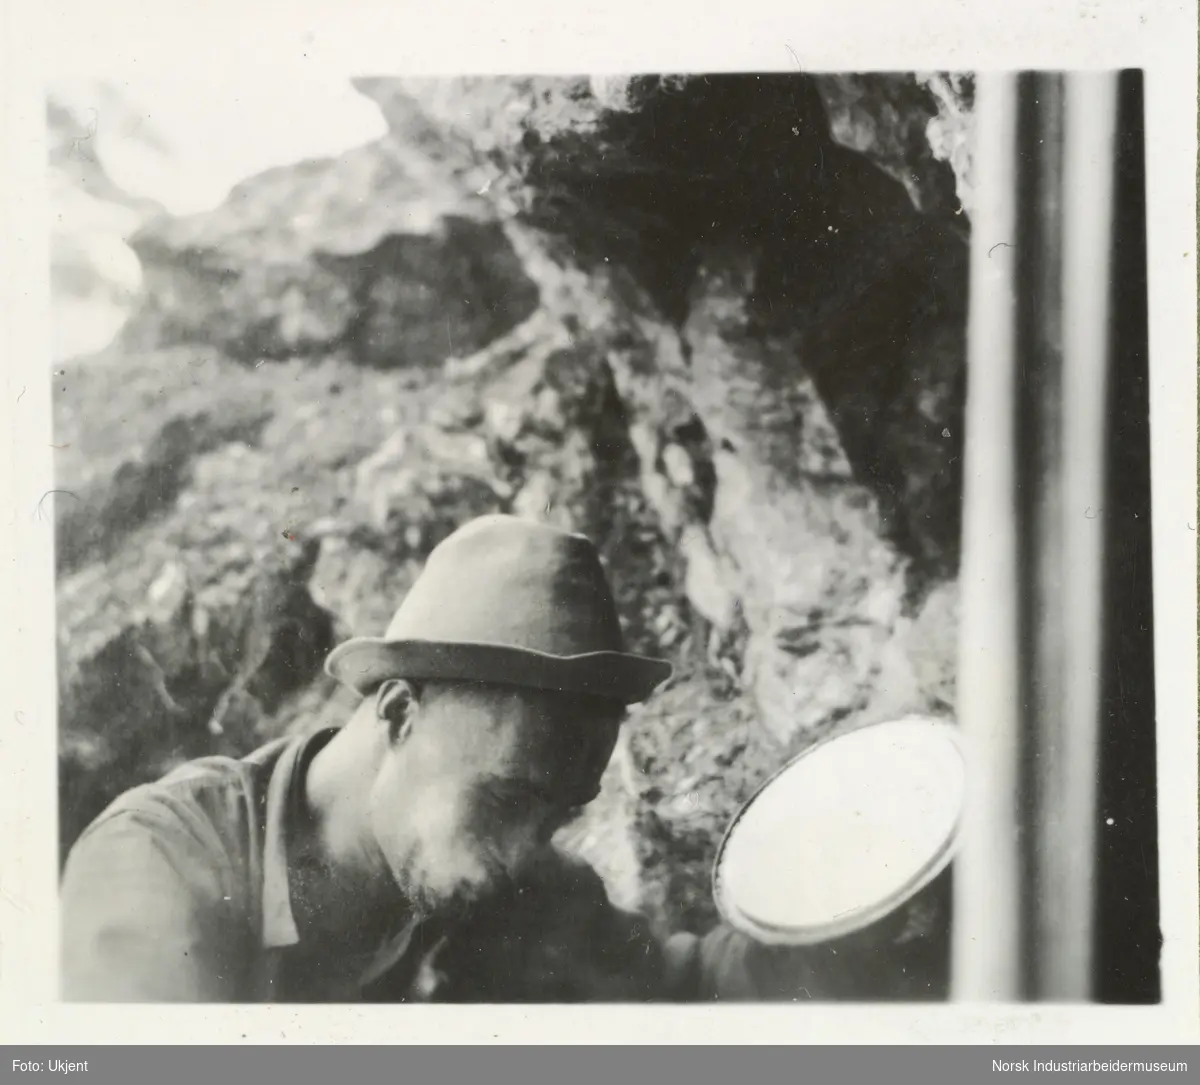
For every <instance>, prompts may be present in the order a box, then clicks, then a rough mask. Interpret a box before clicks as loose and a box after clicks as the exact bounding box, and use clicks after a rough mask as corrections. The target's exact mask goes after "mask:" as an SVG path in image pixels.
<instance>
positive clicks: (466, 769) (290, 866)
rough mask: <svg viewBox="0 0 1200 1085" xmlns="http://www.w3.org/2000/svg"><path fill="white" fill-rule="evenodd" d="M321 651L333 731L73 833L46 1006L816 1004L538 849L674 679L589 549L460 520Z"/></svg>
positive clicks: (748, 961)
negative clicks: (635, 648) (332, 701)
mask: <svg viewBox="0 0 1200 1085" xmlns="http://www.w3.org/2000/svg"><path fill="white" fill-rule="evenodd" d="M326 666H327V670H328V671H329V673H330V674H332V675H333V676H334V677H336V678H338V679H339V680H341V681H343V682H345V683H347V684H349V685H350V686H352V687H353V688H354V689H355V690H356V691H357V692H358V693H360V694H362V697H363V699H362V701H361V703H360V705H359V706H358V708H357V709H356V710H355V711H354V712H353V714H352V715H351V716H350V718H349V719H348V720H347V721H346V723H345V724H344V726H342V727H340V728H338V729H334V730H327V731H322V732H319V733H316V734H312V735H307V736H301V737H290V738H282V739H279V740H277V741H275V742H272V743H270V744H269V745H267V746H265V747H264V748H262V749H260V750H258V751H257V752H255V753H253V754H251V755H250V756H248V757H246V758H244V759H241V760H236V759H233V758H225V757H210V758H205V759H202V760H199V761H194V762H190V763H188V764H186V765H184V766H182V767H181V768H179V769H177V770H175V771H174V772H172V773H170V774H169V775H168V776H166V777H165V778H163V779H161V780H159V781H157V782H155V783H151V784H147V785H144V786H141V787H138V788H135V789H133V790H132V791H129V792H127V793H126V794H125V795H123V796H121V797H120V798H118V799H117V800H116V801H115V802H114V803H113V804H112V805H111V806H110V807H109V808H108V809H107V810H106V811H105V812H104V813H102V814H101V815H100V817H99V818H97V820H96V821H95V822H93V823H92V824H91V825H90V826H89V828H88V829H87V830H86V831H85V832H84V833H83V834H82V836H81V837H80V838H79V840H78V841H77V842H76V844H75V846H74V847H73V849H72V851H71V854H70V855H69V857H68V861H67V863H66V865H65V868H64V874H63V882H62V894H61V907H62V923H63V938H62V951H63V952H62V968H63V994H64V997H66V998H67V999H68V1000H73V1001H136V1002H353V1001H431V1000H444V1001H489V1000H491V1001H519V1000H530V999H531V1000H537V1001H577V1000H590V999H605V1000H613V1001H629V1000H648V999H692V998H701V997H703V998H720V997H741V998H745V997H756V994H760V993H761V994H766V995H769V997H789V993H790V992H793V991H794V990H805V991H806V992H807V993H809V994H811V993H812V988H813V986H815V985H816V981H815V980H814V979H813V978H812V976H811V967H810V966H809V965H808V964H806V963H805V961H804V960H802V959H800V958H794V959H793V958H780V957H779V955H778V954H776V955H775V956H774V957H772V958H771V961H770V962H768V963H772V962H773V967H774V971H773V972H772V973H771V975H772V976H774V977H775V978H773V979H770V980H769V981H767V986H766V987H764V986H763V981H761V980H757V979H755V978H754V977H755V976H756V975H758V974H759V973H760V972H761V969H759V968H758V966H756V965H755V954H761V953H763V952H765V951H764V950H762V949H761V948H760V947H755V946H754V945H752V944H751V943H749V942H748V941H747V940H746V939H744V938H742V937H741V936H740V935H735V934H734V933H733V932H732V931H729V930H728V929H727V928H718V929H717V930H716V931H714V932H712V934H710V935H709V936H708V937H706V938H705V939H703V940H699V939H696V938H694V937H692V936H690V935H680V936H676V937H674V938H672V939H669V940H668V941H667V943H666V944H665V945H660V943H659V942H658V941H657V940H656V939H655V938H654V937H653V936H652V935H651V933H650V931H649V928H648V926H647V924H646V923H645V921H644V920H642V919H641V918H640V917H638V916H634V915H630V914H628V913H625V912H622V911H619V910H618V909H616V908H614V907H613V906H612V905H611V904H610V903H609V901H608V898H607V895H606V893H605V891H604V886H603V884H602V883H601V881H600V879H599V877H598V876H597V875H596V874H595V872H594V871H592V870H591V868H590V867H587V866H585V865H583V864H580V863H578V862H576V861H571V860H568V859H566V858H565V857H563V856H562V855H560V854H559V853H557V852H556V851H555V850H554V849H553V848H552V847H551V845H550V841H551V838H552V837H553V836H554V834H555V832H556V831H557V830H558V829H559V828H560V827H561V826H563V825H564V824H565V823H566V822H567V821H568V820H570V819H571V818H572V817H573V816H574V815H575V814H576V813H577V812H578V811H580V810H581V809H582V808H583V807H584V806H585V805H586V804H587V803H589V802H590V801H591V800H592V799H594V798H595V797H596V795H597V794H598V792H599V788H600V780H601V775H602V774H603V772H604V769H605V766H606V765H607V763H608V761H609V758H610V756H611V755H612V752H613V749H614V746H615V743H616V741H617V736H618V731H619V729H620V726H621V722H622V719H623V717H624V715H625V712H626V708H627V706H628V705H631V704H635V703H638V702H640V701H643V700H645V699H646V698H647V697H648V696H650V694H651V693H652V692H653V690H654V689H655V688H656V687H657V686H658V685H659V684H660V683H661V682H662V681H664V680H665V679H666V678H667V677H668V676H669V675H670V673H671V668H670V666H669V665H668V664H667V663H665V662H663V661H661V660H656V659H649V658H646V657H643V656H639V655H634V654H631V653H629V652H627V651H625V648H624V644H623V641H622V635H621V629H620V624H619V621H618V617H617V612H616V607H615V605H614V603H613V598H612V592H611V590H610V587H609V584H608V582H607V579H606V577H605V574H604V572H603V570H602V567H601V563H600V559H599V556H598V554H597V552H596V550H595V548H594V547H593V546H592V544H591V543H590V542H589V541H588V540H587V539H585V538H583V537H582V536H579V535H575V534H570V533H567V532H563V531H559V530H557V529H555V528H551V527H548V526H545V525H541V524H537V523H533V522H528V521H524V520H520V519H516V518H513V517H505V516H491V517H484V518H482V519H479V520H475V521H473V522H471V523H469V524H467V525H466V526H465V527H462V528H460V529H459V530H458V531H457V532H455V533H454V534H453V535H452V536H450V537H449V538H448V539H446V540H445V541H444V542H443V543H442V544H441V545H440V546H438V547H437V548H436V549H435V550H434V552H433V553H432V554H431V555H430V558H429V561H428V563H427V565H426V567H425V569H424V571H423V573H422V575H421V576H420V577H419V578H418V580H417V582H416V583H415V584H414V586H413V587H412V589H411V590H410V592H409V593H408V594H407V596H406V597H405V599H404V601H403V603H402V605H401V606H400V609H399V610H398V611H397V613H396V615H395V617H394V619H393V621H392V622H391V625H390V626H389V628H388V630H387V633H386V635H385V636H384V637H382V638H357V639H354V640H351V641H348V642H347V643H345V644H342V645H341V646H339V647H338V648H337V649H335V650H334V652H333V653H332V654H331V655H330V656H329V658H328V661H327V665H326ZM825 959H826V960H827V961H828V962H829V963H830V964H832V965H833V966H834V967H841V966H840V964H838V961H837V958H835V957H828V956H827V957H826V958H825ZM780 960H786V961H787V963H786V966H785V968H784V980H783V981H782V983H781V982H780V981H779V979H778V976H779V972H778V965H779V962H780ZM841 961H843V962H844V961H845V957H843V958H841ZM767 988H769V991H768V989H767Z"/></svg>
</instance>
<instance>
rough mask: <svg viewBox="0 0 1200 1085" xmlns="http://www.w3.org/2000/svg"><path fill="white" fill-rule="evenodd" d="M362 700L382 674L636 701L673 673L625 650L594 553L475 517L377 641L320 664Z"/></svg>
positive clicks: (347, 646) (345, 647) (515, 522)
mask: <svg viewBox="0 0 1200 1085" xmlns="http://www.w3.org/2000/svg"><path fill="white" fill-rule="evenodd" d="M325 669H326V671H327V672H328V673H329V674H331V675H332V676H333V677H334V678H337V679H338V680H339V681H342V682H345V683H346V684H347V685H349V686H352V687H353V688H354V689H356V690H358V691H359V692H360V693H367V692H369V691H370V690H371V689H373V688H375V687H376V686H378V685H379V683H380V682H383V681H385V680H386V679H388V678H410V679H413V680H414V681H420V680H433V679H443V680H458V681H472V682H487V683H501V684H505V685H515V686H525V687H530V688H533V689H542V690H558V691H562V692H568V693H583V694H591V695H593V696H597V697H606V698H609V699H611V700H614V701H618V702H620V703H621V704H627V705H628V704H636V703H638V702H640V701H644V700H645V699H646V698H647V697H649V696H650V694H651V692H653V690H654V689H655V687H656V686H658V685H659V684H660V683H661V682H663V681H665V680H666V679H667V678H668V677H670V675H671V666H670V664H669V663H667V662H665V661H664V660H661V659H651V658H649V657H647V656H640V655H634V654H632V653H630V652H627V651H625V644H624V640H623V638H622V635H621V626H620V621H619V619H618V617H617V608H616V605H615V603H614V602H613V597H612V590H611V588H610V587H609V583H608V579H607V578H606V576H605V574H604V570H603V568H602V567H601V564H600V556H599V554H598V553H597V551H596V548H595V546H593V545H592V543H591V542H590V541H589V540H588V539H586V538H585V537H584V536H582V535H577V534H572V533H569V532H566V531H562V530H559V529H558V528H554V527H550V526H548V525H546V524H540V523H537V522H534V521H531V520H522V519H519V518H517V517H513V516H484V517H480V518H479V519H477V520H472V521H470V522H469V523H467V524H466V525H464V526H463V527H461V528H459V529H458V530H457V531H456V532H454V534H452V535H451V536H449V537H448V538H447V539H445V540H444V541H443V542H441V543H440V544H439V545H438V546H437V547H436V548H435V549H434V550H433V552H432V553H431V554H430V555H429V560H428V561H427V562H426V565H425V568H424V570H423V571H422V573H421V575H420V576H419V577H418V578H417V581H416V583H414V584H413V586H412V588H411V589H410V590H409V592H408V594H407V595H406V596H405V598H404V601H403V602H402V603H401V605H400V609H399V610H397V611H396V614H395V617H393V618H392V621H391V624H390V625H389V626H388V628H387V632H386V633H385V634H384V635H383V636H382V637H356V638H355V639H353V640H349V641H346V642H345V643H344V644H341V645H339V646H338V647H337V648H335V649H334V650H333V652H332V653H331V654H330V655H329V658H328V659H327V660H326V663H325Z"/></svg>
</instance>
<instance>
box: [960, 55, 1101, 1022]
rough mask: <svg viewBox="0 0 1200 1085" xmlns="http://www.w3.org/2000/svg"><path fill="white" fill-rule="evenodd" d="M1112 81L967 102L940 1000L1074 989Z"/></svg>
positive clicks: (1083, 867) (1090, 786) (1091, 714)
mask: <svg viewBox="0 0 1200 1085" xmlns="http://www.w3.org/2000/svg"><path fill="white" fill-rule="evenodd" d="M1115 86H1116V81H1115V77H1114V76H1108V75H1097V76H1074V75H1073V76H1069V77H1068V76H1063V75H1060V74H1043V73H1024V74H1021V75H1017V76H1012V75H1008V76H989V77H986V78H984V79H981V80H980V85H979V87H978V94H977V114H976V117H977V125H978V128H977V131H978V156H977V162H978V169H979V176H980V178H981V192H980V199H979V201H978V210H977V212H976V215H975V220H974V222H973V223H972V233H973V236H972V250H973V251H972V262H971V275H972V280H971V318H970V319H971V327H970V331H969V336H968V350H969V360H968V367H969V368H968V402H967V426H968V430H967V449H966V457H967V462H966V468H967V470H966V488H967V492H966V494H965V498H964V500H965V509H964V514H965V515H964V539H963V543H964V554H963V567H962V577H961V580H962V590H963V622H962V629H961V638H962V642H961V649H960V668H959V681H960V695H959V711H960V717H961V721H962V726H963V731H964V738H965V741H966V745H967V751H968V756H969V758H970V759H971V771H972V777H971V788H972V794H971V797H970V798H969V799H968V808H967V810H966V812H965V815H964V825H963V844H962V850H961V852H960V855H959V858H958V860H957V862H956V871H955V892H956V901H955V917H956V918H955V927H956V929H955V932H954V936H953V946H954V979H953V991H954V996H955V997H956V998H958V999H972V1000H974V999H981V1000H982V999H988V1000H992V999H998V1000H1018V999H1029V1000H1038V999H1055V1000H1085V999H1088V998H1090V997H1092V993H1093V973H1094V943H1095V937H1094V923H1093V915H1094V903H1095V874H1094V868H1095V850H1096V835H1095V834H1096V819H1097V817H1098V816H1099V814H1098V808H1097V800H1096V788H1097V775H1098V771H1099V749H1098V745H1099V734H1098V724H1099V689H1100V667H1101V644H1102V638H1101V626H1102V621H1103V617H1104V614H1103V606H1102V597H1103V582H1102V574H1101V569H1102V561H1103V524H1104V521H1103V509H1102V506H1103V498H1102V494H1103V488H1104V473H1103V463H1104V455H1105V436H1104V418H1105V407H1106V402H1107V388H1108V368H1109V345H1108V340H1109V334H1110V321H1109V310H1108V294H1109V279H1110V270H1109V267H1110V258H1111V257H1110V254H1111V245H1112V240H1111V239H1112V230H1113V211H1112V202H1113V201H1112V178H1113V168H1114V167H1113V162H1114V154H1115V142H1114V134H1115Z"/></svg>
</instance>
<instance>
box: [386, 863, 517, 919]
mask: <svg viewBox="0 0 1200 1085" xmlns="http://www.w3.org/2000/svg"><path fill="white" fill-rule="evenodd" d="M400 887H401V890H402V892H403V893H404V895H405V899H406V900H407V901H408V906H409V908H410V909H411V910H412V913H413V916H414V918H416V919H419V920H421V921H422V922H423V921H426V920H430V919H437V920H439V921H445V922H450V923H465V922H468V921H470V920H471V919H472V918H473V917H475V916H476V915H478V914H479V913H480V912H481V911H486V910H487V909H488V907H489V905H492V904H493V903H494V902H497V901H498V900H500V899H502V898H503V897H505V896H506V895H507V894H508V893H510V892H512V886H511V882H510V879H509V878H508V877H507V876H504V875H500V874H497V875H496V876H495V877H494V878H493V879H492V881H491V883H489V888H487V889H486V890H483V891H479V890H474V889H467V888H461V889H457V890H455V891H454V892H453V893H452V894H450V895H449V896H446V895H444V894H440V893H432V892H430V891H429V890H428V889H426V888H425V886H423V885H418V884H416V882H415V881H413V880H412V879H408V878H406V879H404V880H403V882H401V886H400Z"/></svg>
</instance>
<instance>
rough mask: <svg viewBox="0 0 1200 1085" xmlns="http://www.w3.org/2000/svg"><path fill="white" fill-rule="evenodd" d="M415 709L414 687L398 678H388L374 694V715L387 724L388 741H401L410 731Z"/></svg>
mask: <svg viewBox="0 0 1200 1085" xmlns="http://www.w3.org/2000/svg"><path fill="white" fill-rule="evenodd" d="M416 709H417V690H416V687H414V686H413V685H411V684H410V683H408V682H405V681H404V680H403V679H400V678H390V679H388V681H386V682H384V683H383V685H382V686H380V687H379V692H378V693H376V695H375V717H376V719H378V720H379V721H380V722H381V723H384V724H386V725H387V732H388V742H389V743H396V742H403V741H404V740H405V739H406V738H407V737H408V735H409V732H411V731H412V725H413V717H414V716H415V714H416Z"/></svg>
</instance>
